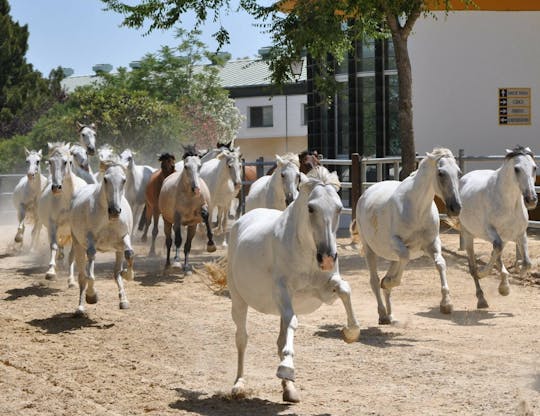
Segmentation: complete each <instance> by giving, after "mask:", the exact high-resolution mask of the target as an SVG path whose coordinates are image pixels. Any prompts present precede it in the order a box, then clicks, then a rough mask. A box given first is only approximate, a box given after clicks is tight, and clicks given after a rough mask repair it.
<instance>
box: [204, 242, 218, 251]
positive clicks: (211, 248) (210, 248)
mask: <svg viewBox="0 0 540 416" xmlns="http://www.w3.org/2000/svg"><path fill="white" fill-rule="evenodd" d="M206 251H207V252H209V253H213V252H214V251H216V244H215V243H212V244H207V245H206Z"/></svg>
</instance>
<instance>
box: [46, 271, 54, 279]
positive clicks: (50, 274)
mask: <svg viewBox="0 0 540 416" xmlns="http://www.w3.org/2000/svg"><path fill="white" fill-rule="evenodd" d="M45 279H47V280H56V273H55V272H47V273H45Z"/></svg>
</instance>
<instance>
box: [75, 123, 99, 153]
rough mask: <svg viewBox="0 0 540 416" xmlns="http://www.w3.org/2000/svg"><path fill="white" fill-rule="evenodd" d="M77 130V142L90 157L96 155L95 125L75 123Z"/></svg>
mask: <svg viewBox="0 0 540 416" xmlns="http://www.w3.org/2000/svg"><path fill="white" fill-rule="evenodd" d="M77 129H78V130H79V140H80V142H81V145H83V146H84V148H85V149H86V151H87V152H88V154H89V155H90V156H94V154H95V153H96V132H97V129H96V125H95V124H94V123H91V124H81V123H79V122H78V121H77Z"/></svg>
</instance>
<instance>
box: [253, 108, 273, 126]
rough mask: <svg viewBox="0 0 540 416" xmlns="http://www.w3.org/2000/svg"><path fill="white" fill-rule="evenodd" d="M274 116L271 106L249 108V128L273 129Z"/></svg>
mask: <svg viewBox="0 0 540 416" xmlns="http://www.w3.org/2000/svg"><path fill="white" fill-rule="evenodd" d="M273 126H274V115H273V111H272V106H271V105H265V106H263V107H249V127H273Z"/></svg>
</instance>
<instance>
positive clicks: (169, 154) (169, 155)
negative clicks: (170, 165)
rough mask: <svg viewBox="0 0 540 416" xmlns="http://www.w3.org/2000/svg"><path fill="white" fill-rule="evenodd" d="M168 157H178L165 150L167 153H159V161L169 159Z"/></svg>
mask: <svg viewBox="0 0 540 416" xmlns="http://www.w3.org/2000/svg"><path fill="white" fill-rule="evenodd" d="M167 159H173V160H176V158H175V157H174V155H173V154H172V153H169V152H165V153H162V154H161V155H159V158H158V162H163V161H164V160H167Z"/></svg>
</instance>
